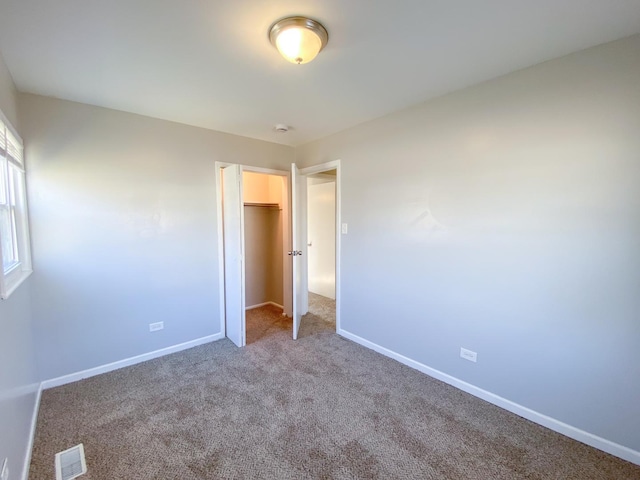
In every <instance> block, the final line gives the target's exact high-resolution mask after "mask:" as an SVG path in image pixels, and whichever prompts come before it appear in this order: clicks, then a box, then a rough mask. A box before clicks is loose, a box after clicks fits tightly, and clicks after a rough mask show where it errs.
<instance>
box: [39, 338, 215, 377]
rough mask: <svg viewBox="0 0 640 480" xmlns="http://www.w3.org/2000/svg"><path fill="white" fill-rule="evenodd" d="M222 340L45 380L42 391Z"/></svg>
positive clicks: (193, 342) (183, 345) (196, 342)
mask: <svg viewBox="0 0 640 480" xmlns="http://www.w3.org/2000/svg"><path fill="white" fill-rule="evenodd" d="M221 338H224V333H216V334H215V335H209V336H206V337H202V338H197V339H195V340H191V341H189V342H184V343H180V344H178V345H173V346H171V347H166V348H161V349H160V350H155V351H153V352H149V353H144V354H142V355H137V356H135V357H131V358H125V359H124V360H118V361H117V362H113V363H108V364H106V365H101V366H99V367H94V368H89V369H87V370H82V371H81V372H76V373H70V374H69V375H63V376H61V377H57V378H51V379H49V380H45V381H44V382H42V389H43V390H47V389H49V388H53V387H59V386H61V385H66V384H67V383H73V382H77V381H78V380H83V379H85V378H89V377H94V376H96V375H100V374H102V373H107V372H112V371H113V370H118V369H120V368H124V367H129V366H131V365H135V364H136V363H142V362H146V361H147V360H153V359H154V358H158V357H164V356H165V355H169V354H171V353H176V352H180V351H182V350H187V349H188V348H193V347H197V346H198V345H203V344H205V343H209V342H215V341H216V340H220V339H221Z"/></svg>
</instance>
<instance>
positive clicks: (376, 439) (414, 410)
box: [29, 306, 640, 480]
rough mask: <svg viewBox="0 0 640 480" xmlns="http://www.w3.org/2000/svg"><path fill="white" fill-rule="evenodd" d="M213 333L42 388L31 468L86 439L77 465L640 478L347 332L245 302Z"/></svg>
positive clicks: (188, 477) (257, 474)
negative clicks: (229, 326) (236, 325)
mask: <svg viewBox="0 0 640 480" xmlns="http://www.w3.org/2000/svg"><path fill="white" fill-rule="evenodd" d="M247 325H248V326H247V334H248V336H249V334H250V335H251V339H250V341H249V342H248V343H249V344H248V345H247V346H246V347H244V348H241V349H239V348H236V347H235V346H234V345H233V344H232V343H231V342H230V341H228V340H226V339H225V340H220V341H218V342H214V343H210V344H207V345H203V346H200V347H196V348H192V349H190V350H186V351H183V352H180V353H176V354H173V355H169V356H166V357H163V358H159V359H156V360H151V361H149V362H145V363H142V364H138V365H134V366H131V367H127V368H124V369H121V370H117V371H114V372H111V373H107V374H104V375H100V376H96V377H93V378H89V379H86V380H83V381H80V382H77V383H73V384H69V385H64V386H61V387H57V388H53V389H50V390H46V391H45V392H43V395H42V402H41V406H40V411H39V415H38V423H37V430H36V439H35V444H34V450H33V456H32V462H31V470H30V476H29V478H30V479H32V480H40V479H42V480H45V479H46V480H50V479H53V478H55V475H54V454H55V453H56V452H58V451H61V450H64V449H67V448H69V447H71V446H73V445H76V444H78V443H81V442H82V443H84V447H85V452H86V458H87V466H88V473H87V474H86V475H85V476H83V477H81V478H82V479H83V480H84V479H87V480H88V479H104V480H117V479H140V480H146V479H180V480H192V479H193V480H195V479H218V478H220V479H244V478H263V479H320V478H322V479H333V478H335V479H353V478H362V479H377V478H380V479H404V478H406V479H509V480H511V479H580V480H586V479H616V480H619V479H640V467H638V466H635V465H633V464H631V463H628V462H625V461H623V460H620V459H618V458H615V457H613V456H611V455H608V454H606V453H603V452H600V451H598V450H595V449H593V448H591V447H588V446H586V445H584V444H581V443H579V442H576V441H573V440H571V439H569V438H567V437H564V436H562V435H559V434H557V433H555V432H553V431H551V430H548V429H545V428H543V427H540V426H538V425H536V424H533V423H531V422H529V421H527V420H524V419H522V418H520V417H518V416H516V415H513V414H511V413H509V412H507V411H505V410H502V409H500V408H498V407H496V406H494V405H491V404H489V403H487V402H484V401H482V400H480V399H478V398H475V397H473V396H471V395H468V394H466V393H464V392H462V391H460V390H457V389H455V388H453V387H451V386H449V385H446V384H444V383H442V382H439V381H437V380H434V379H432V378H430V377H428V376H426V375H423V374H421V373H419V372H417V371H415V370H412V369H411V368H409V367H406V366H404V365H402V364H400V363H398V362H396V361H394V360H391V359H389V358H386V357H383V356H381V355H379V354H377V353H375V352H373V351H371V350H368V349H366V348H363V347H361V346H359V345H357V344H355V343H352V342H350V341H348V340H345V339H343V338H342V337H339V336H338V335H336V334H335V326H333V325H332V324H331V322H328V321H326V320H323V319H322V318H320V317H317V316H314V314H311V315H306V316H305V317H304V319H303V323H302V329H301V332H300V337H301V338H300V339H299V340H297V341H293V340H291V320H290V319H287V318H286V317H283V316H282V313H281V311H280V310H278V309H277V308H275V307H271V306H266V307H262V308H259V309H256V310H252V311H249V312H247Z"/></svg>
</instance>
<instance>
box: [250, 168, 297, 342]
mask: <svg viewBox="0 0 640 480" xmlns="http://www.w3.org/2000/svg"><path fill="white" fill-rule="evenodd" d="M285 180H286V177H283V176H280V175H272V174H267V173H259V172H251V171H243V173H242V186H243V189H242V192H243V194H242V196H243V210H244V212H243V213H244V258H245V262H244V265H245V267H244V269H245V311H246V314H245V315H246V344H251V343H254V342H256V341H258V340H260V339H262V338H265V337H267V336H269V335H274V334H278V333H281V332H284V331H286V330H291V320H290V319H288V318H287V317H286V313H285V307H284V304H285V301H284V299H285V295H284V294H285V288H286V287H285V284H286V286H288V283H287V282H285V277H284V275H285V268H284V263H285V258H286V252H287V250H288V245H289V238H288V237H289V229H288V228H285V227H286V226H287V225H288V222H285V218H284V214H283V212H285V211H287V209H285V204H286V203H288V198H287V195H286V191H287V189H286V185H285ZM283 317H284V318H283Z"/></svg>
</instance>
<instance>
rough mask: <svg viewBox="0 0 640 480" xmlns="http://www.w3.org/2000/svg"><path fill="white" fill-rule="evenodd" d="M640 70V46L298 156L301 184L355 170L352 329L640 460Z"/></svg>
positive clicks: (419, 110) (330, 141) (347, 187)
mask: <svg viewBox="0 0 640 480" xmlns="http://www.w3.org/2000/svg"><path fill="white" fill-rule="evenodd" d="M638 52H640V36H634V37H631V38H628V39H625V40H622V41H618V42H614V43H611V44H607V45H603V46H599V47H596V48H592V49H589V50H586V51H583V52H580V53H577V54H573V55H570V56H567V57H564V58H561V59H558V60H554V61H550V62H547V63H544V64H541V65H538V66H535V67H532V68H529V69H526V70H522V71H519V72H516V73H513V74H510V75H507V76H504V77H501V78H499V79H496V80H493V81H490V82H487V83H484V84H481V85H479V86H476V87H473V88H469V89H465V90H463V91H459V92H457V93H454V94H451V95H447V96H445V97H441V98H439V99H436V100H433V101H430V102H428V103H425V104H422V105H419V106H416V107H414V108H411V109H408V110H404V111H402V112H399V113H396V114H393V115H390V116H387V117H384V118H381V119H378V120H375V121H372V122H368V123H366V124H363V125H361V126H358V127H355V128H353V129H350V130H347V131H344V132H342V133H339V134H336V135H333V136H331V137H328V138H326V139H323V140H320V141H317V142H314V143H311V144H308V145H306V146H303V147H301V148H298V149H297V150H296V157H297V158H296V161H297V162H298V164H299V165H301V166H307V165H311V164H315V163H319V162H324V161H329V160H335V159H341V160H342V180H343V183H342V215H343V217H342V218H343V221H344V222H348V224H349V233H348V235H346V236H343V238H342V242H343V243H342V311H341V315H342V316H341V319H342V328H343V329H344V330H347V331H349V332H351V333H353V334H356V335H359V336H361V337H364V338H365V339H367V340H369V341H371V342H374V343H376V344H379V345H381V346H384V347H387V348H389V349H391V350H394V351H396V352H399V353H401V354H403V355H405V356H407V357H409V358H411V359H414V360H417V361H419V362H422V363H423V364H426V365H428V366H430V367H432V368H435V369H438V370H440V371H442V372H445V373H447V374H449V375H452V376H454V377H457V378H459V379H462V380H464V381H467V382H469V383H471V384H473V385H476V386H478V387H480V388H483V389H485V390H488V391H490V392H493V393H495V394H497V395H500V396H502V397H505V398H507V399H509V400H511V401H513V402H516V403H518V404H521V405H524V406H526V407H529V408H531V409H533V410H536V411H538V412H541V413H543V414H546V415H549V416H551V417H553V418H556V419H558V420H561V421H563V422H566V423H568V424H570V425H573V426H575V427H578V428H580V429H583V430H586V431H588V432H591V433H593V434H595V435H598V436H601V437H604V438H605V439H609V440H611V441H613V442H616V443H619V444H622V445H625V446H627V447H629V448H632V449H634V450H637V451H638V450H640V435H639V434H638V432H640V415H639V411H638V402H639V400H640V381H639V379H640V362H638V358H637V353H638V352H639V351H640V248H639V246H640V244H639V243H638V239H639V238H640V193H639V190H638V185H640V81H639V79H640V55H638ZM461 346H463V347H465V348H468V349H471V350H474V351H476V352H478V363H476V364H474V363H471V362H468V361H465V360H463V359H461V358H460V357H459V351H460V347H461Z"/></svg>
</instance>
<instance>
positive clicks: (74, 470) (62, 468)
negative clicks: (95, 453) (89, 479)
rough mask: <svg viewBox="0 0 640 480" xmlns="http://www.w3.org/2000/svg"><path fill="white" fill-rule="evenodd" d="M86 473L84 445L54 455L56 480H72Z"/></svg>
mask: <svg viewBox="0 0 640 480" xmlns="http://www.w3.org/2000/svg"><path fill="white" fill-rule="evenodd" d="M85 473H87V463H86V462H85V460H84V445H82V443H81V444H80V445H76V446H75V447H71V448H70V449H68V450H65V451H64V452H60V453H56V480H72V479H73V478H76V477H79V476H80V475H84V474H85Z"/></svg>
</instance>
